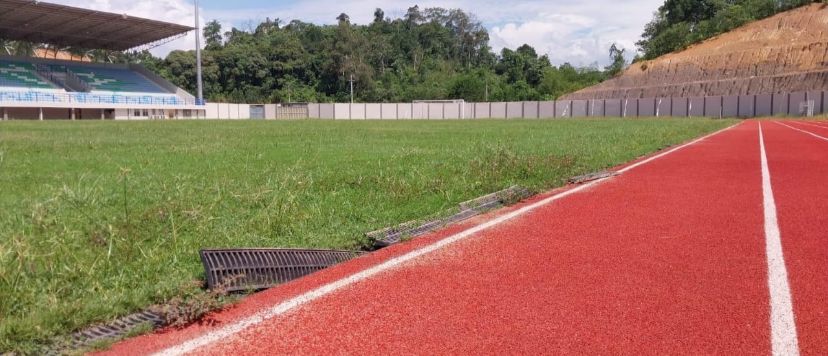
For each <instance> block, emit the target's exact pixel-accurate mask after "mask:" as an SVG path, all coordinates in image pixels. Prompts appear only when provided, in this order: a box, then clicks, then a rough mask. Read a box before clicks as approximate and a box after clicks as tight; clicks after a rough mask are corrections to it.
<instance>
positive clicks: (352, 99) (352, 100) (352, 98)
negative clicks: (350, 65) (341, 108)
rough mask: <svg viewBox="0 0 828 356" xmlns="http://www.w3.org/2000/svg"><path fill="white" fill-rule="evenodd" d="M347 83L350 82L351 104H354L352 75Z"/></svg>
mask: <svg viewBox="0 0 828 356" xmlns="http://www.w3.org/2000/svg"><path fill="white" fill-rule="evenodd" d="M349 82H351V104H353V103H354V75H353V74H351V79H350V80H349Z"/></svg>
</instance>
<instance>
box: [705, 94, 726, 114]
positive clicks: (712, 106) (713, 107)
mask: <svg viewBox="0 0 828 356" xmlns="http://www.w3.org/2000/svg"><path fill="white" fill-rule="evenodd" d="M721 114H722V97H721V96H708V97H706V98H704V116H707V117H719V116H721Z"/></svg>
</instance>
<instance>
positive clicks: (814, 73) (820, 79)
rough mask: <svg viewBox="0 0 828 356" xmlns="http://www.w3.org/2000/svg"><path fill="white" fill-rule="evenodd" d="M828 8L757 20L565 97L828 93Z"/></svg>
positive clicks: (817, 6) (818, 6) (822, 6)
mask: <svg viewBox="0 0 828 356" xmlns="http://www.w3.org/2000/svg"><path fill="white" fill-rule="evenodd" d="M827 56H828V5H826V4H812V5H809V6H804V7H800V8H797V9H794V10H790V11H787V12H783V13H780V14H777V15H775V16H772V17H769V18H766V19H764V20H760V21H755V22H752V23H750V24H747V25H745V26H742V27H739V28H737V29H735V30H733V31H730V32H728V33H724V34H722V35H719V36H716V37H713V38H711V39H708V40H707V41H704V42H702V43H699V44H696V45H694V46H692V47H690V48H688V49H686V50H684V51H681V52H676V53H671V54H668V55H664V56H661V57H659V58H656V59H654V60H651V61H643V62H639V63H635V64H633V65H631V66H630V67H629V68H628V69H627V70H626V71H624V73H623V74H621V75H619V76H618V77H615V78H613V79H610V80H607V81H605V82H603V83H601V84H598V85H595V86H592V87H589V88H586V89H583V90H580V91H577V92H575V93H572V94H569V95H566V96H565V97H564V99H619V98H653V97H700V96H713V95H747V94H774V93H786V92H798V91H807V90H825V89H828V62H826V61H828V57H827Z"/></svg>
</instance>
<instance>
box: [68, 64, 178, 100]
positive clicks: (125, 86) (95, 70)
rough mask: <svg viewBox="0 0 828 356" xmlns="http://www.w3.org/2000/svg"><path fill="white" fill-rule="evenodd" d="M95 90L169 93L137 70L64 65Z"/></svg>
mask: <svg viewBox="0 0 828 356" xmlns="http://www.w3.org/2000/svg"><path fill="white" fill-rule="evenodd" d="M66 68H67V69H69V71H71V72H72V73H75V74H76V75H77V76H78V77H80V78H81V79H82V80H83V81H84V82H86V83H87V84H89V86H90V87H92V89H93V90H96V91H112V92H132V93H169V92H168V91H167V90H164V89H163V88H161V87H160V86H158V85H157V84H155V83H154V82H152V81H150V80H149V79H147V78H145V77H144V76H142V75H141V74H138V73H137V72H134V71H131V70H129V69H120V68H101V67H93V66H79V65H75V66H66Z"/></svg>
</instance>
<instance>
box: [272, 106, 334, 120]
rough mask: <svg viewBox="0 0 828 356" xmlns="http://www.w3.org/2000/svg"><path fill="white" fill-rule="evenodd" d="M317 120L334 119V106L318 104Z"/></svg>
mask: <svg viewBox="0 0 828 356" xmlns="http://www.w3.org/2000/svg"><path fill="white" fill-rule="evenodd" d="M274 115H275V114H274ZM319 118H320V119H333V118H334V104H319Z"/></svg>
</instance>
